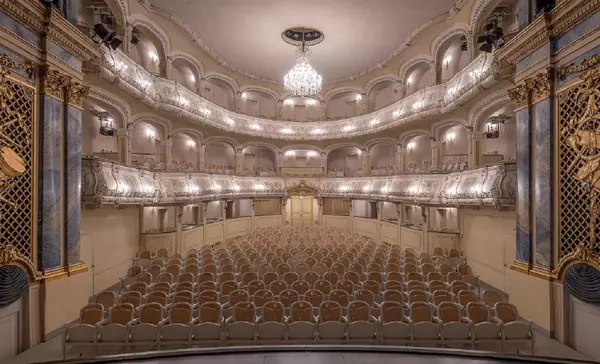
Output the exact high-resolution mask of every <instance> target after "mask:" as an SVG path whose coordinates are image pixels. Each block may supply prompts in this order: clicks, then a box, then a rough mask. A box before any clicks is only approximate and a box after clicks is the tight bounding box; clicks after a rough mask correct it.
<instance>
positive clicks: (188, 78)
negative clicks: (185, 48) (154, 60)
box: [171, 57, 202, 93]
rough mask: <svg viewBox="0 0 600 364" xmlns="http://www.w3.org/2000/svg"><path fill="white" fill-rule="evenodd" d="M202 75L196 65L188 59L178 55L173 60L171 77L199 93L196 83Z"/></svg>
mask: <svg viewBox="0 0 600 364" xmlns="http://www.w3.org/2000/svg"><path fill="white" fill-rule="evenodd" d="M201 76H202V75H200V73H198V70H197V68H196V66H194V65H193V64H192V63H191V62H190V61H188V60H187V59H185V58H180V57H178V58H174V59H173V60H172V61H171V78H173V79H174V80H175V81H177V82H179V83H180V84H182V85H183V86H184V87H186V88H187V89H188V90H190V91H192V92H194V93H197V87H196V85H197V83H198V82H200V77H201Z"/></svg>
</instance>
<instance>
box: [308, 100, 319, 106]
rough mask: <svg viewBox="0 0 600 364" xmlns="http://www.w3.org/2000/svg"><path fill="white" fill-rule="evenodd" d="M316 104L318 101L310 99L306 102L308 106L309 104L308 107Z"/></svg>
mask: <svg viewBox="0 0 600 364" xmlns="http://www.w3.org/2000/svg"><path fill="white" fill-rule="evenodd" d="M316 103H317V100H313V99H308V100H307V101H306V104H307V105H315V104H316Z"/></svg>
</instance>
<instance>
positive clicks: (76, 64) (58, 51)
mask: <svg viewBox="0 0 600 364" xmlns="http://www.w3.org/2000/svg"><path fill="white" fill-rule="evenodd" d="M46 46H47V48H48V52H50V53H51V54H52V55H53V56H55V57H57V58H58V59H60V60H61V61H64V62H66V63H67V64H69V65H70V66H71V67H73V68H75V69H76V70H78V71H81V61H80V60H79V59H78V58H77V57H75V56H74V55H72V54H71V53H69V52H67V51H66V50H65V49H64V48H62V47H61V46H59V45H58V44H56V43H54V42H52V41H51V40H48V41H47V42H46Z"/></svg>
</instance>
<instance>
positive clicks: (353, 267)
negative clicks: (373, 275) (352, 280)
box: [350, 263, 364, 274]
mask: <svg viewBox="0 0 600 364" xmlns="http://www.w3.org/2000/svg"><path fill="white" fill-rule="evenodd" d="M350 272H354V273H358V274H363V272H364V268H363V266H362V265H360V264H359V263H352V264H350Z"/></svg>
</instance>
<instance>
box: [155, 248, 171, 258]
mask: <svg viewBox="0 0 600 364" xmlns="http://www.w3.org/2000/svg"><path fill="white" fill-rule="evenodd" d="M156 256H157V257H164V258H168V257H169V251H168V250H167V249H166V248H160V249H158V250H157V251H156Z"/></svg>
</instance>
